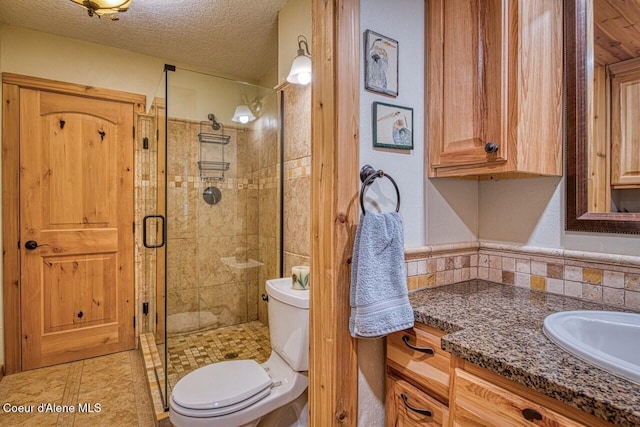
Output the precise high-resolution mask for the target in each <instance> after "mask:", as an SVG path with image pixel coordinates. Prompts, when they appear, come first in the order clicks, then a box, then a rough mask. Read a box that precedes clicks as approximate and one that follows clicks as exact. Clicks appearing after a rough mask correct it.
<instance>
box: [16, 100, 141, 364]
mask: <svg viewBox="0 0 640 427" xmlns="http://www.w3.org/2000/svg"><path fill="white" fill-rule="evenodd" d="M132 130H133V106H132V104H127V103H121V102H115V101H105V100H96V99H90V98H84V97H78V96H71V95H63V94H57V93H51V92H45V91H38V90H31V89H21V90H20V247H21V254H20V255H21V313H22V369H23V370H27V369H33V368H37V367H41V366H47V365H53V364H57V363H64V362H69V361H73V360H78V359H83V358H87V357H93V356H98V355H102V354H107V353H112V352H116V351H121V350H127V349H131V348H133V347H134V336H135V333H134V325H133V315H134V304H135V302H134V281H133V230H132V227H133V199H134V197H133V135H132ZM36 245H37V246H36Z"/></svg>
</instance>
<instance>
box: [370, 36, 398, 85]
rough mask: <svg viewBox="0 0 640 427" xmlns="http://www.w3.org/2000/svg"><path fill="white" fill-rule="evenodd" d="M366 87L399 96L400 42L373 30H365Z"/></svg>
mask: <svg viewBox="0 0 640 427" xmlns="http://www.w3.org/2000/svg"><path fill="white" fill-rule="evenodd" d="M364 87H365V89H367V90H372V91H374V92H379V93H383V94H385V95H391V96H398V42H397V41H395V40H393V39H390V38H389V37H386V36H383V35H382V34H378V33H376V32H373V31H371V30H366V31H365V49H364Z"/></svg>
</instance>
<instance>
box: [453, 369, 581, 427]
mask: <svg viewBox="0 0 640 427" xmlns="http://www.w3.org/2000/svg"><path fill="white" fill-rule="evenodd" d="M454 384H455V390H454V398H453V400H454V401H453V403H452V405H451V411H452V417H453V425H454V426H460V427H462V426H465V427H466V426H485V427H512V426H523V427H528V426H531V425H536V426H547V427H563V426H564V427H578V426H581V427H584V425H583V424H580V423H578V422H577V421H573V420H571V419H569V418H567V417H565V416H563V415H560V414H559V413H557V412H555V411H552V410H551V409H548V408H546V407H544V406H542V405H539V404H537V403H534V402H532V401H530V400H528V399H525V398H523V397H521V396H518V395H516V394H514V393H511V392H510V391H508V390H505V389H503V388H502V387H500V386H497V385H495V384H492V383H490V382H488V381H485V380H483V379H481V378H478V377H476V376H475V375H473V374H470V373H468V372H465V371H463V370H461V369H456V370H455V381H454Z"/></svg>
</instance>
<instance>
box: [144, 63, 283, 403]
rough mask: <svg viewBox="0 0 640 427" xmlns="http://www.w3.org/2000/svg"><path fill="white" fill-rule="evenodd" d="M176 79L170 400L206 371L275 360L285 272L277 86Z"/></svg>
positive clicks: (170, 205)
mask: <svg viewBox="0 0 640 427" xmlns="http://www.w3.org/2000/svg"><path fill="white" fill-rule="evenodd" d="M166 78H167V81H166V87H167V97H166V100H167V102H166V107H167V108H166V120H165V132H166V134H165V135H166V153H165V159H166V164H165V166H166V169H163V170H166V174H164V175H163V177H164V188H162V189H160V187H159V191H160V190H163V191H164V193H165V194H166V205H165V206H166V229H167V235H166V246H165V248H166V262H165V263H164V267H165V277H166V282H165V288H164V290H163V293H162V294H161V292H160V290H158V298H157V305H158V308H157V311H158V319H159V320H158V324H157V328H156V330H157V331H158V332H160V331H163V332H164V337H163V339H162V341H160V340H158V342H162V343H163V345H164V348H160V350H163V351H164V359H165V365H164V366H165V367H166V369H165V372H164V374H165V381H164V385H165V390H164V396H165V402H166V400H167V399H166V397H167V396H169V395H170V394H171V387H172V386H174V385H175V384H176V383H177V381H179V380H180V379H181V378H182V377H184V376H185V375H186V374H188V373H189V372H191V371H193V370H195V369H197V368H199V367H201V366H205V365H207V364H210V363H215V362H217V361H221V360H229V359H234V358H239V359H243V358H253V359H256V360H258V361H259V362H263V361H264V360H266V357H268V354H269V352H270V346H269V339H268V328H267V318H266V316H267V308H266V302H265V301H263V300H262V298H261V295H262V294H263V293H265V290H264V283H265V281H266V280H267V279H270V278H274V277H277V275H278V271H279V260H280V256H279V251H280V239H279V237H278V236H279V235H280V226H279V224H280V221H279V218H280V209H279V207H280V203H279V198H280V194H279V188H280V186H279V179H280V167H281V164H280V157H279V144H278V118H277V106H276V95H275V92H274V91H273V90H272V89H268V88H263V87H260V86H255V85H250V84H246V83H242V82H238V81H234V80H230V79H225V78H220V77H217V76H212V75H207V74H203V73H200V72H195V71H190V70H185V69H180V68H178V69H176V70H175V71H171V72H168V73H167V76H166ZM238 105H244V106H245V107H246V110H245V111H247V110H249V111H250V112H251V115H250V116H253V120H251V118H252V117H247V118H248V119H250V120H249V121H245V120H244V118H242V119H241V118H239V117H238V116H237V115H236V114H235V113H236V107H237V106H238ZM234 116H235V119H236V120H237V121H234ZM241 120H242V121H241ZM159 176H160V175H159ZM162 297H166V298H162ZM162 302H164V303H165V304H164V306H161V303H162ZM163 309H165V310H166V311H165V312H164V317H161V316H160V315H161V313H162V310H163Z"/></svg>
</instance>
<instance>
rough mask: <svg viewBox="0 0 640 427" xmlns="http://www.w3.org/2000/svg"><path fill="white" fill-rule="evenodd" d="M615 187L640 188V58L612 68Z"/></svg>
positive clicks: (620, 63) (614, 65)
mask: <svg viewBox="0 0 640 427" xmlns="http://www.w3.org/2000/svg"><path fill="white" fill-rule="evenodd" d="M609 73H610V74H609V78H610V80H611V185H612V186H613V188H640V127H639V126H638V117H640V58H634V59H629V60H627V61H622V62H618V63H616V64H612V65H609Z"/></svg>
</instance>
